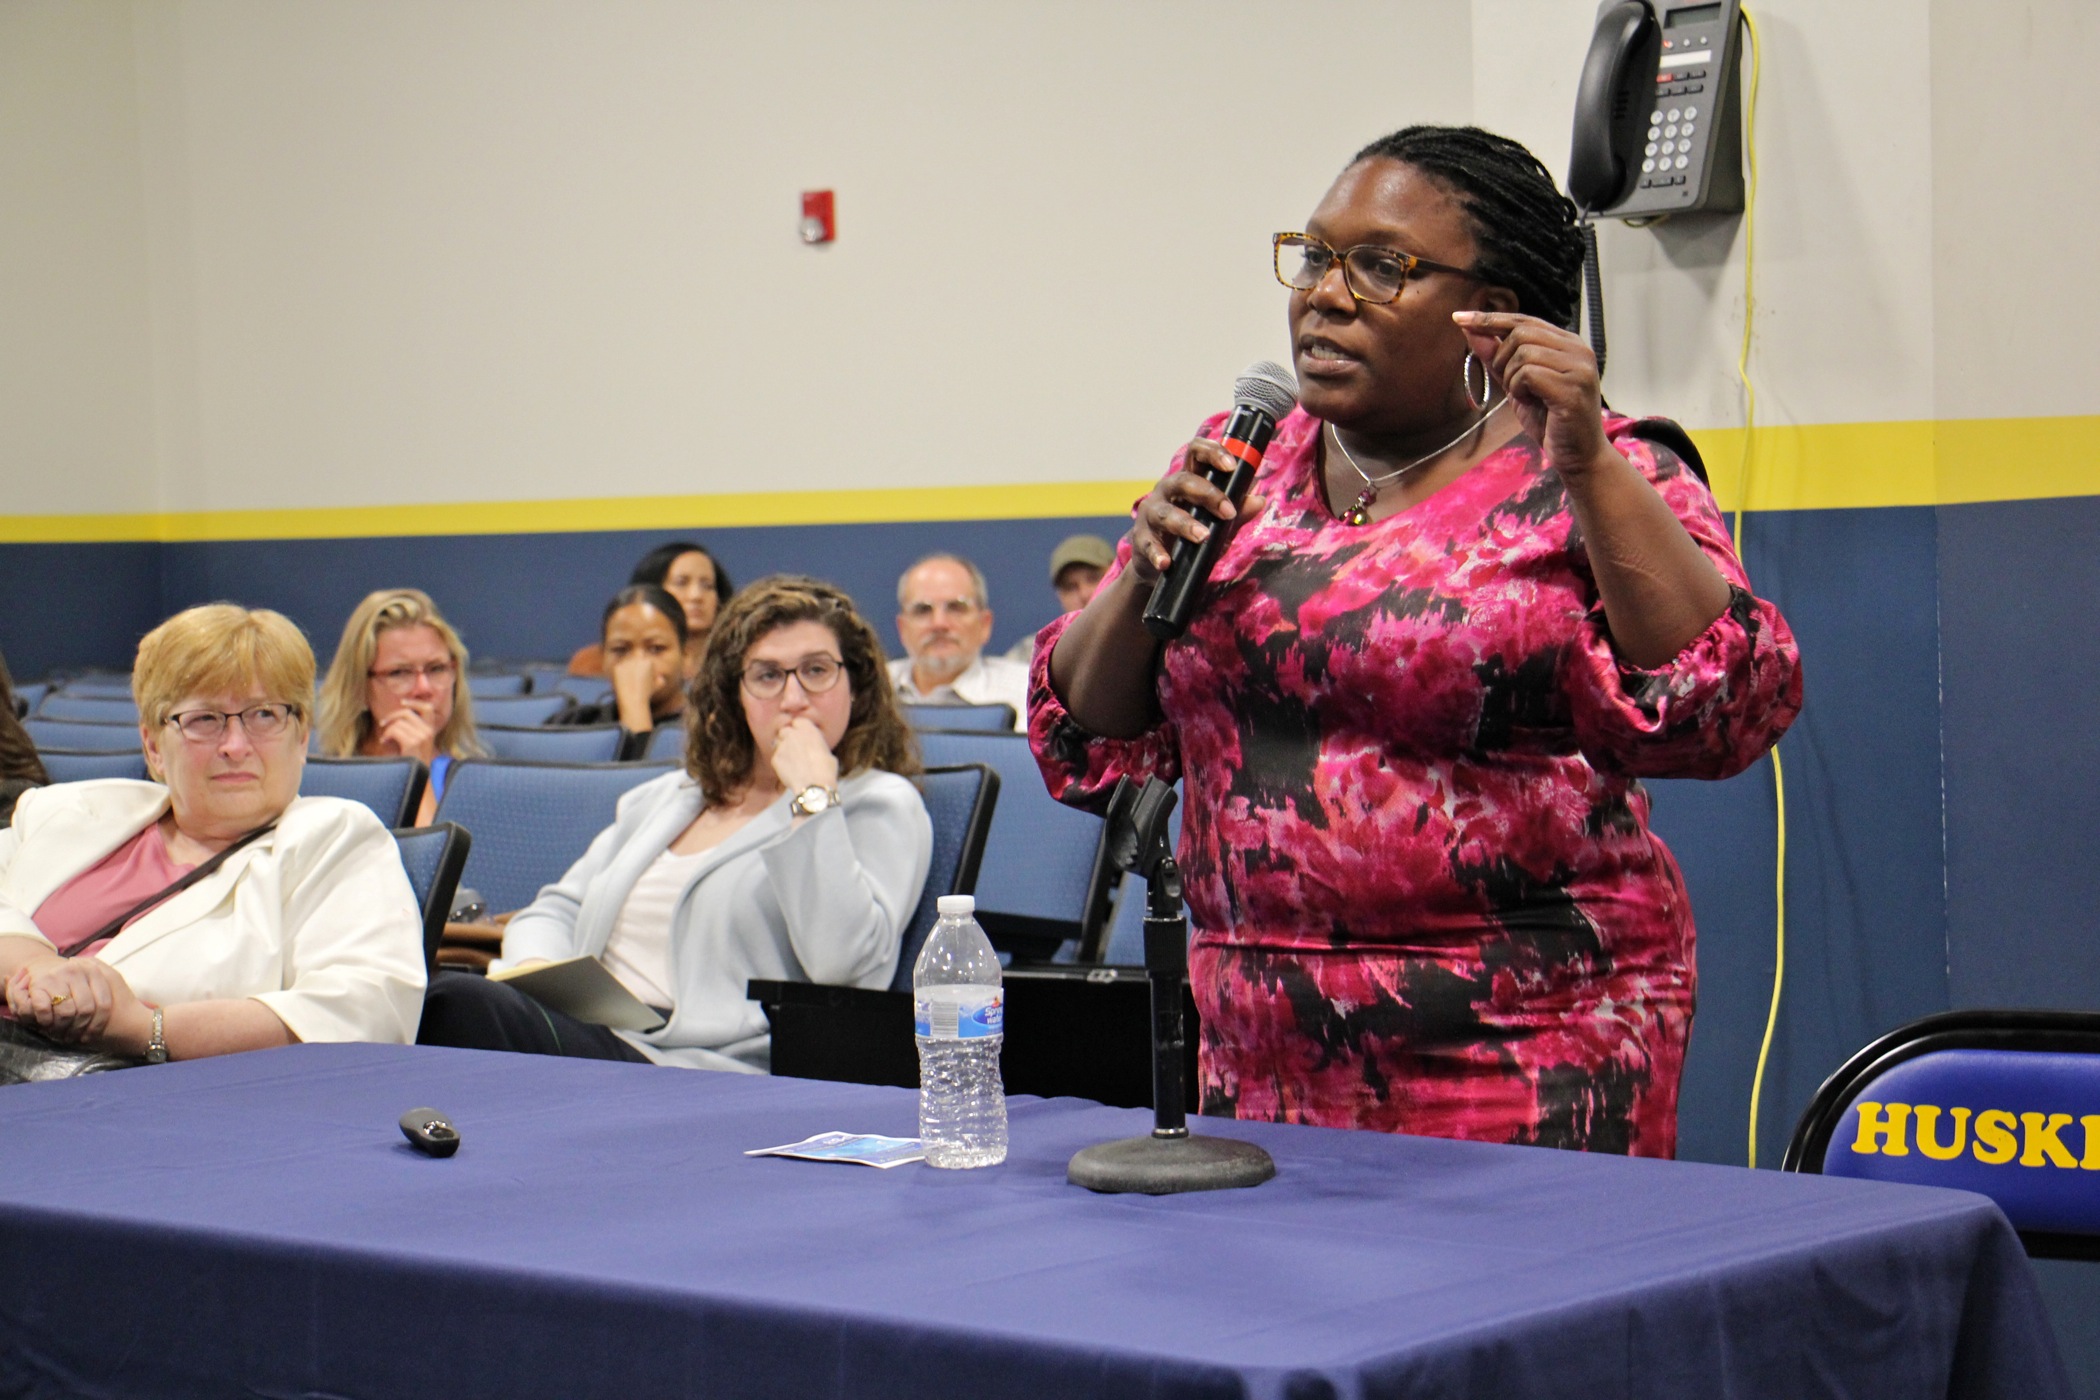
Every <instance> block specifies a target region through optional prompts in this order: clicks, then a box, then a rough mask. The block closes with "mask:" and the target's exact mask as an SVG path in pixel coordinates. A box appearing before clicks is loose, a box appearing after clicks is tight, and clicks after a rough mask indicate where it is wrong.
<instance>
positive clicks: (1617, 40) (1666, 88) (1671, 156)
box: [1568, 0, 1743, 219]
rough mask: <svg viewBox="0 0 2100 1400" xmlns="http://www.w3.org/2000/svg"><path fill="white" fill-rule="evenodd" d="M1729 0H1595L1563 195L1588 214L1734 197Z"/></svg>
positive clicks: (1623, 215) (1733, 47)
mask: <svg viewBox="0 0 2100 1400" xmlns="http://www.w3.org/2000/svg"><path fill="white" fill-rule="evenodd" d="M1737 11H1738V0H1717V3H1712V4H1703V5H1678V6H1674V7H1669V8H1664V9H1663V10H1662V12H1661V15H1660V18H1658V16H1657V13H1656V6H1655V5H1653V4H1651V3H1649V0H1604V3H1603V4H1602V5H1600V6H1599V7H1598V10H1597V28H1596V32H1595V33H1594V35H1593V36H1592V38H1591V40H1590V51H1589V56H1588V58H1586V59H1585V60H1584V61H1583V65H1582V85H1581V87H1580V89H1579V90H1578V92H1577V94H1576V98H1575V142H1574V148H1573V150H1572V151H1571V152H1570V154H1569V157H1568V193H1569V194H1570V195H1572V196H1573V197H1574V200H1575V203H1576V204H1577V206H1579V207H1580V208H1581V209H1582V210H1583V212H1584V213H1585V214H1588V215H1592V216H1594V217H1596V218H1603V219H1646V218H1654V217H1656V216H1658V215H1662V214H1684V213H1689V212H1691V211H1693V210H1704V211H1706V212H1709V213H1737V212H1740V211H1741V209H1742V207H1743V159H1742V144H1743V121H1742V104H1741V100H1740V98H1739V96H1738V89H1737V82H1736V67H1737V63H1736V59H1737V54H1738V49H1737V45H1738V43H1739V42H1740V39H1739V15H1738V12H1737Z"/></svg>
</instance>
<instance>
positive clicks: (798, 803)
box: [788, 784, 839, 817]
mask: <svg viewBox="0 0 2100 1400" xmlns="http://www.w3.org/2000/svg"><path fill="white" fill-rule="evenodd" d="M838 805H839V790H838V789H837V788H828V787H819V786H817V785H815V784H812V785H811V786H809V787H806V788H804V789H802V791H800V792H798V793H796V794H795V800H794V801H793V802H790V803H788V810H789V811H790V812H793V813H794V814H795V815H796V816H798V817H813V816H815V815H816V814H817V813H819V812H823V811H828V810H829V809H831V808H833V807H836V806H838Z"/></svg>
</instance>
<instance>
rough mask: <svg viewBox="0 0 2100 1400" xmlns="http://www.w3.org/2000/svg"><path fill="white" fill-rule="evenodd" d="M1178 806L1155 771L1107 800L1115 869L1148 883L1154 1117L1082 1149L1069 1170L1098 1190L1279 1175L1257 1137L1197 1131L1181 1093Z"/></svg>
mask: <svg viewBox="0 0 2100 1400" xmlns="http://www.w3.org/2000/svg"><path fill="white" fill-rule="evenodd" d="M1173 810H1174V789H1172V788H1170V787H1168V786H1167V785H1166V784H1165V783H1163V782H1161V781H1160V780H1159V779H1157V778H1147V779H1146V780H1145V786H1144V787H1143V788H1142V789H1140V788H1137V787H1135V786H1133V785H1132V783H1131V781H1130V780H1129V779H1128V778H1125V779H1123V780H1122V781H1121V782H1120V783H1118V784H1117V785H1116V792H1115V796H1114V797H1113V798H1111V799H1110V801H1109V804H1108V844H1107V850H1108V853H1109V859H1110V860H1111V861H1112V862H1113V863H1114V865H1115V867H1116V869H1118V870H1134V871H1136V872H1137V874H1138V877H1139V878H1140V879H1142V880H1143V881H1144V882H1145V975H1146V977H1147V978H1148V980H1150V982H1151V984H1152V1125H1153V1126H1152V1134H1151V1136H1149V1137H1139V1138H1124V1139H1122V1140H1120V1141H1117V1142H1102V1143H1096V1144H1095V1145H1094V1146H1092V1147H1087V1148H1082V1149H1080V1150H1079V1151H1078V1152H1077V1153H1075V1154H1074V1155H1073V1157H1072V1161H1071V1163H1070V1165H1068V1166H1067V1167H1066V1168H1065V1179H1066V1180H1068V1181H1070V1182H1071V1183H1072V1184H1073V1185H1075V1186H1084V1187H1086V1188H1087V1189H1088V1190H1089V1191H1109V1192H1115V1191H1136V1192H1141V1193H1143V1194H1145V1195H1148V1196H1169V1195H1174V1194H1177V1193H1179V1192H1183V1191H1221V1190H1225V1189H1227V1188H1229V1187H1236V1186H1259V1185H1261V1183H1263V1182H1264V1181H1267V1180H1268V1179H1269V1178H1270V1177H1272V1176H1274V1175H1276V1163H1275V1161H1274V1160H1273V1159H1271V1158H1270V1156H1269V1154H1268V1153H1266V1152H1264V1151H1262V1149H1261V1148H1259V1147H1256V1146H1255V1145H1254V1144H1253V1143H1251V1142H1241V1141H1238V1140H1237V1139H1235V1138H1214V1137H1197V1136H1195V1135H1193V1134H1191V1133H1190V1132H1189V1128H1188V1113H1187V1109H1186V1107H1185V1105H1184V1104H1183V1102H1182V1095H1181V1067H1182V1056H1183V1046H1182V1039H1183V1035H1184V1031H1183V1027H1182V1019H1181V985H1182V983H1183V982H1185V981H1187V980H1188V972H1189V944H1188V934H1189V927H1188V918H1187V916H1186V915H1185V914H1184V913H1183V911H1182V905H1181V867H1180V866H1178V865H1176V864H1175V863H1174V853H1173V850H1172V848H1171V847H1170V846H1169V845H1168V842H1167V817H1168V816H1169V814H1171V813H1172V812H1173Z"/></svg>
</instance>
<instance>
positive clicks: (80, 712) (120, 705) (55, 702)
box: [35, 690, 139, 728]
mask: <svg viewBox="0 0 2100 1400" xmlns="http://www.w3.org/2000/svg"><path fill="white" fill-rule="evenodd" d="M35 713H36V717H37V718H38V719H84V720H92V721H94V722H95V723H97V724H128V725H131V726H132V727H133V728H136V727H137V726H138V722H139V707H138V703H137V702H136V701H134V700H133V699H132V698H131V697H130V696H129V695H72V694H69V693H67V692H66V691H63V690H60V691H54V692H53V693H51V694H49V695H46V696H45V697H44V698H43V700H42V702H41V703H39V704H38V705H37V707H36V711H35Z"/></svg>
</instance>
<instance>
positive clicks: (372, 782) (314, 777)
mask: <svg viewBox="0 0 2100 1400" xmlns="http://www.w3.org/2000/svg"><path fill="white" fill-rule="evenodd" d="M429 781H430V770H429V769H427V768H425V767H424V766H423V761H422V760H421V759H417V758H315V757H312V756H309V757H308V758H307V760H306V776H304V777H303V778H301V779H300V780H299V795H300V796H301V797H342V798H347V799H349V800H350V801H352V802H362V803H364V804H365V805H366V806H367V807H370V808H371V809H372V812H373V814H374V815H375V816H377V817H378V818H379V820H381V821H382V822H385V823H386V824H387V825H388V826H406V825H408V823H409V822H411V821H413V820H414V819H415V815H416V808H417V807H418V806H420V805H422V801H423V787H424V785H425V784H426V783H428V782H429Z"/></svg>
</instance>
